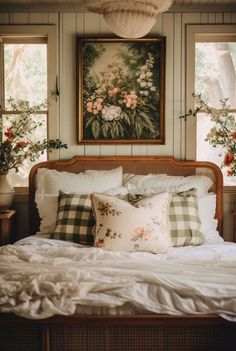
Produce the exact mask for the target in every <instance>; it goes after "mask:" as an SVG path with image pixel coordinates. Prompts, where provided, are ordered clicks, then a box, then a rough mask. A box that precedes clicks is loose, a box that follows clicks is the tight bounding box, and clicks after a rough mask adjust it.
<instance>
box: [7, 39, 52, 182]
mask: <svg viewBox="0 0 236 351" xmlns="http://www.w3.org/2000/svg"><path fill="white" fill-rule="evenodd" d="M0 39H1V41H0V53H1V56H0V70H1V71H0V76H1V77H3V79H2V84H1V87H0V97H1V109H0V123H1V125H2V129H3V132H2V133H1V136H0V138H2V139H3V138H4V130H6V128H7V127H8V123H9V119H10V120H13V119H17V118H20V114H19V111H16V110H14V108H12V106H11V105H10V104H9V99H11V98H12V99H14V100H15V101H17V100H24V101H25V100H27V101H28V102H29V103H30V106H35V105H40V104H41V103H43V102H45V101H46V98H47V38H46V37H35V38H33V37H20V36H17V37H12V36H11V37H0ZM47 113H48V111H47V109H46V108H44V109H43V110H40V111H37V113H36V114H35V115H34V116H33V118H36V119H37V120H40V121H42V126H41V127H40V128H37V129H36V130H35V132H34V135H32V137H31V139H32V141H33V142H35V141H38V140H43V139H45V138H47ZM46 158H47V154H46V153H44V154H43V155H42V156H41V158H40V160H41V161H42V160H46ZM32 165H33V163H32V162H31V161H30V160H25V161H24V165H23V166H21V167H20V169H19V172H18V173H16V172H15V171H14V170H11V171H10V174H9V176H8V180H9V181H10V182H11V184H12V185H13V186H27V185H28V174H29V170H30V168H31V167H32Z"/></svg>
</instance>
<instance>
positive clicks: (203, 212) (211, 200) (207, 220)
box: [198, 193, 224, 244]
mask: <svg viewBox="0 0 236 351" xmlns="http://www.w3.org/2000/svg"><path fill="white" fill-rule="evenodd" d="M198 209H199V217H200V220H201V232H202V233H204V236H205V243H207V244H210V243H212V244H213V243H219V242H223V241H224V240H223V239H222V237H221V236H220V235H219V233H218V231H217V224H218V222H217V220H216V219H215V218H214V217H215V210H216V195H215V194H214V193H209V194H208V195H205V196H202V197H199V198H198Z"/></svg>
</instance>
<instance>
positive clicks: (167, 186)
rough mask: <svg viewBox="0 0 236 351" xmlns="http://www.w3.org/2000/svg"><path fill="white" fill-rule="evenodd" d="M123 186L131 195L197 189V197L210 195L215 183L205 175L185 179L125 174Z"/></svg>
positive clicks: (162, 175)
mask: <svg viewBox="0 0 236 351" xmlns="http://www.w3.org/2000/svg"><path fill="white" fill-rule="evenodd" d="M123 184H124V186H125V187H126V188H127V190H128V192H129V193H131V194H150V193H152V194H153V193H156V194H158V193H160V192H165V191H167V192H171V193H179V192H183V191H187V190H190V189H193V188H195V189H197V196H204V195H207V194H208V191H209V189H210V188H211V186H212V185H213V182H212V180H211V179H210V178H209V177H207V176H205V175H193V176H188V177H184V176H169V175H166V174H147V175H134V174H124V177H123Z"/></svg>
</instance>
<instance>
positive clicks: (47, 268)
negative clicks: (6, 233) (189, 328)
mask: <svg viewBox="0 0 236 351" xmlns="http://www.w3.org/2000/svg"><path fill="white" fill-rule="evenodd" d="M0 311H1V312H13V313H15V314H17V315H19V316H23V317H26V318H34V319H41V318H47V317H50V316H53V315H73V314H94V313H97V314H133V313H137V314H138V313H145V314H148V313H167V314H189V313H199V314H201V313H203V314H204V313H212V314H219V315H221V316H222V317H224V318H226V319H229V320H235V321H236V244H234V243H229V242H224V243H215V244H204V245H201V246H198V247H182V248H171V249H170V251H169V252H168V253H167V254H150V253H143V252H135V253H128V252H108V251H104V250H102V249H98V248H92V247H83V246H81V245H77V244H72V243H69V242H63V241H59V240H50V239H46V238H45V237H44V238H41V237H39V236H33V237H29V238H26V239H23V240H20V241H19V242H18V243H16V244H15V245H7V246H3V247H1V248H0Z"/></svg>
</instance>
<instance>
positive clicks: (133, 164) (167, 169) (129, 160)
mask: <svg viewBox="0 0 236 351" xmlns="http://www.w3.org/2000/svg"><path fill="white" fill-rule="evenodd" d="M118 166H122V167H123V171H124V173H134V174H148V173H165V174H169V175H183V176H188V175H193V174H204V175H208V176H209V177H210V178H211V179H212V180H213V182H214V186H213V188H212V189H211V191H213V192H215V193H216V215H215V218H216V219H217V220H218V230H219V233H220V234H221V235H222V233H223V177H222V173H221V170H220V169H219V168H218V166H216V165H215V164H213V163H211V162H200V161H179V160H176V159H174V158H173V157H166V156H159V157H158V156H157V157H153V156H75V157H73V158H72V159H70V160H64V161H47V162H41V163H38V164H37V165H36V166H34V167H33V168H32V169H31V172H30V176H29V196H30V199H29V206H30V207H29V223H30V234H34V233H36V232H37V231H38V230H39V223H40V220H39V215H38V210H37V207H36V204H35V191H36V175H37V170H38V169H39V168H49V169H55V170H57V171H66V172H71V173H79V172H82V171H85V170H86V169H97V170H99V169H112V168H115V167H118Z"/></svg>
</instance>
